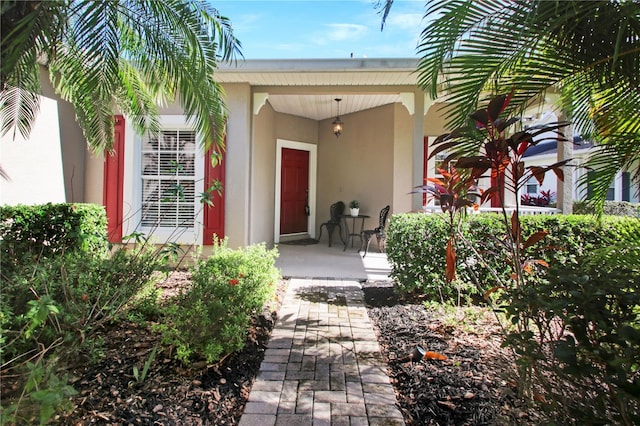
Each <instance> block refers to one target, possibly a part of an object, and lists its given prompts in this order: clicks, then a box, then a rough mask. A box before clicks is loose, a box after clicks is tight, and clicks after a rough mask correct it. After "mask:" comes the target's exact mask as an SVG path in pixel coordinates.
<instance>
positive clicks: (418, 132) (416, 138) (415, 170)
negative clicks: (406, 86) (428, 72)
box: [411, 91, 431, 211]
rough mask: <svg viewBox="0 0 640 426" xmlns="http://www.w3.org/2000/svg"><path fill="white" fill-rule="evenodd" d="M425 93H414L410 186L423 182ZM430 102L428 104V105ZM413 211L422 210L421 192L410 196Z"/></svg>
mask: <svg viewBox="0 0 640 426" xmlns="http://www.w3.org/2000/svg"><path fill="white" fill-rule="evenodd" d="M425 100H426V99H425V95H424V93H423V92H422V91H418V92H416V94H415V98H414V102H415V110H414V114H413V161H412V173H411V183H412V185H411V187H412V189H413V188H414V187H416V186H419V185H422V184H423V181H422V180H423V176H422V172H423V159H424V116H425V114H426V113H427V110H428V108H427V107H425ZM430 105H431V104H429V106H430ZM411 208H412V210H413V211H422V194H413V196H412V198H411Z"/></svg>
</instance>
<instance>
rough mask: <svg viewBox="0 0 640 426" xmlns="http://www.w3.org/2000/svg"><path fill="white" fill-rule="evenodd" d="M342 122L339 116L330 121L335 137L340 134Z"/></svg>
mask: <svg viewBox="0 0 640 426" xmlns="http://www.w3.org/2000/svg"><path fill="white" fill-rule="evenodd" d="M343 124H344V123H343V122H342V120H340V117H336V119H335V120H333V122H332V123H331V125H332V128H333V134H334V135H336V138H337V137H340V134H341V133H342V125H343Z"/></svg>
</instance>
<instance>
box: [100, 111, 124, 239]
mask: <svg viewBox="0 0 640 426" xmlns="http://www.w3.org/2000/svg"><path fill="white" fill-rule="evenodd" d="M113 134H114V138H113V153H109V152H105V153H104V172H103V187H102V203H103V205H104V207H105V210H106V212H107V235H108V238H109V241H110V242H112V243H120V242H122V195H123V190H122V188H123V180H124V117H123V116H122V115H116V116H115V117H114V132H113Z"/></svg>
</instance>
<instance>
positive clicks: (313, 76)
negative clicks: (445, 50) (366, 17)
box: [215, 59, 418, 120]
mask: <svg viewBox="0 0 640 426" xmlns="http://www.w3.org/2000/svg"><path fill="white" fill-rule="evenodd" d="M417 65H418V61H417V60H416V59H302V60H246V61H238V62H237V63H236V64H235V65H234V64H220V66H219V68H218V69H217V70H216V73H215V75H216V80H217V81H218V82H219V83H244V84H249V85H250V86H252V87H254V91H256V92H264V93H268V99H269V103H270V104H271V106H272V107H273V109H274V110H276V111H277V112H280V113H285V114H292V115H296V116H299V117H306V118H310V119H313V120H324V119H327V118H332V117H335V116H336V114H337V106H336V101H335V100H334V99H335V98H341V99H342V101H341V102H340V115H341V116H342V115H346V114H350V113H353V112H358V111H362V110H366V109H370V108H375V107H378V106H382V105H387V104H392V103H395V102H400V101H401V99H400V92H402V91H405V92H406V91H407V90H408V89H407V86H408V87H409V88H415V87H416V86H417V84H418V80H417V75H416V74H415V72H414V71H415V69H416V68H417ZM378 89H379V90H378Z"/></svg>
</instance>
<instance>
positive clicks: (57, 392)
mask: <svg viewBox="0 0 640 426" xmlns="http://www.w3.org/2000/svg"><path fill="white" fill-rule="evenodd" d="M160 267H161V261H160V258H159V257H158V256H157V254H156V253H154V252H151V251H149V250H144V251H141V250H125V249H120V250H117V251H116V252H114V254H113V256H112V257H110V258H102V257H96V256H91V255H87V254H86V253H83V252H81V251H73V250H72V251H69V252H64V253H59V254H52V255H50V256H49V257H48V258H47V259H46V262H45V261H44V260H41V261H40V262H36V263H33V264H24V265H22V266H21V268H19V269H15V270H13V271H12V272H11V273H10V274H8V275H7V276H6V277H5V278H6V280H4V282H3V288H2V298H1V299H0V355H1V357H2V381H3V383H5V382H6V381H7V380H9V379H10V380H11V383H12V385H13V386H12V387H13V388H14V389H15V391H14V392H7V393H4V392H5V391H6V389H9V387H7V388H3V401H2V411H3V416H4V417H5V418H7V419H9V420H7V421H10V419H20V418H24V417H25V416H26V417H29V418H30V417H31V416H33V413H35V412H37V411H39V412H40V416H41V418H46V417H48V416H51V415H52V414H53V412H54V411H55V410H58V409H64V408H65V407H67V406H68V404H66V403H65V401H66V399H65V398H66V397H67V396H69V395H71V394H72V393H73V389H72V388H70V387H69V386H68V385H67V383H66V379H65V378H64V376H61V375H60V374H58V371H62V370H64V369H65V368H66V367H68V366H69V364H72V363H74V362H79V361H81V360H83V359H95V358H96V357H98V356H100V355H101V353H100V343H101V340H100V338H99V337H98V335H97V332H98V331H99V329H100V328H101V325H103V324H105V323H107V322H109V321H112V320H114V319H115V318H117V316H118V315H119V314H120V313H122V312H123V311H124V309H125V308H126V307H127V306H128V304H129V303H130V302H131V301H132V300H133V299H134V297H135V296H136V294H137V293H138V292H139V291H140V289H142V288H143V287H145V285H146V284H147V283H148V282H149V280H151V279H152V276H153V272H154V271H156V270H158V269H159V268H160ZM27 361H30V362H27ZM3 386H4V385H3ZM21 392H24V395H20V393H21ZM27 423H29V421H27Z"/></svg>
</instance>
